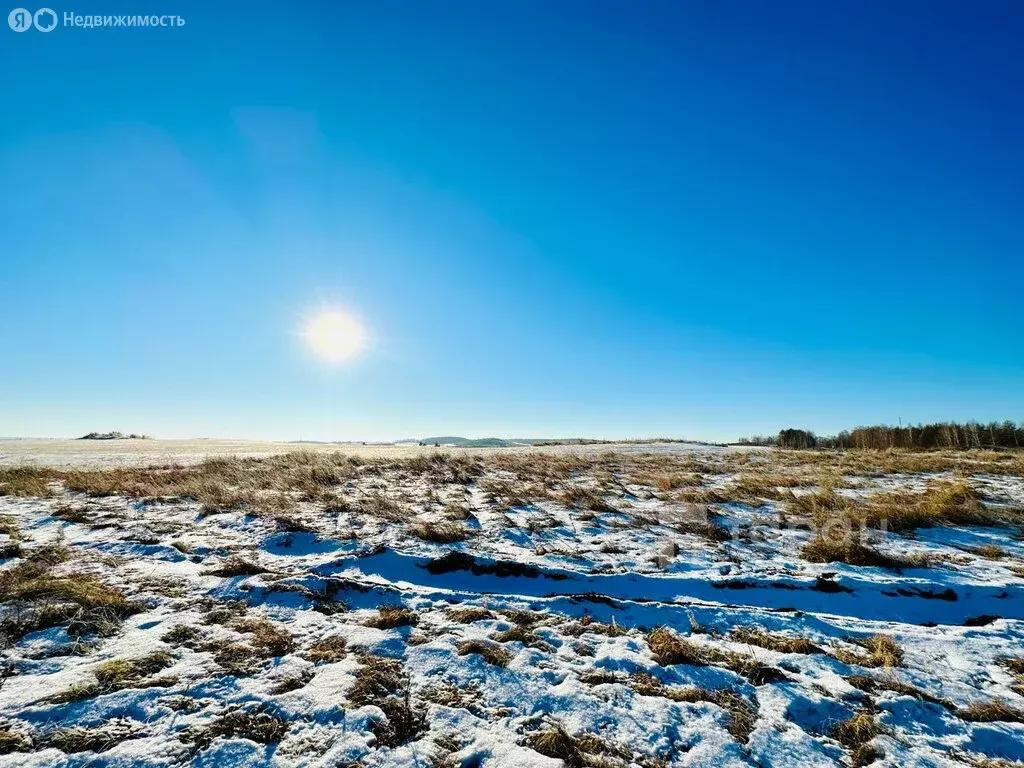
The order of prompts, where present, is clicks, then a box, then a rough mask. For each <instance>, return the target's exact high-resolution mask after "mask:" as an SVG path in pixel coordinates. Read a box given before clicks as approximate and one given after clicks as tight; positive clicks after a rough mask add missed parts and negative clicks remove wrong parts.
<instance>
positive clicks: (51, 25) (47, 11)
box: [32, 8, 57, 32]
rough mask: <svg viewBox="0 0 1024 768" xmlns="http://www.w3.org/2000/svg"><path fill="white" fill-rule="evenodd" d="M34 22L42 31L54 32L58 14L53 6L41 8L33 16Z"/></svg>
mask: <svg viewBox="0 0 1024 768" xmlns="http://www.w3.org/2000/svg"><path fill="white" fill-rule="evenodd" d="M32 23H33V24H34V25H35V27H36V29H38V30H39V31H40V32H52V31H53V30H55V29H56V28H57V14H56V13H54V12H53V9H52V8H40V9H39V10H38V11H36V13H35V16H33V17H32Z"/></svg>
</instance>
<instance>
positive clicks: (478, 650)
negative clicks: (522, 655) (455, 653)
mask: <svg viewBox="0 0 1024 768" xmlns="http://www.w3.org/2000/svg"><path fill="white" fill-rule="evenodd" d="M458 650H459V656H469V655H473V654H477V655H479V656H482V657H483V659H484V661H486V662H487V663H488V664H493V665H494V666H496V667H507V666H508V663H509V662H510V661H512V654H511V653H509V652H508V651H506V650H505V649H504V648H502V647H501V645H499V644H498V643H495V642H491V641H488V640H466V641H464V642H461V643H459V648H458Z"/></svg>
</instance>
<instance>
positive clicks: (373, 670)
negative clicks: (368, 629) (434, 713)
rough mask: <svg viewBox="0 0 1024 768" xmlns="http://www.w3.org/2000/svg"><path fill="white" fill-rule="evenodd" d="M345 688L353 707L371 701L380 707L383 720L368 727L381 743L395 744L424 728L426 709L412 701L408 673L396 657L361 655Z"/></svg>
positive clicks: (424, 729) (406, 740)
mask: <svg viewBox="0 0 1024 768" xmlns="http://www.w3.org/2000/svg"><path fill="white" fill-rule="evenodd" d="M360 662H361V666H360V668H359V670H358V671H357V672H356V679H355V683H353V685H352V688H351V689H350V690H349V693H348V699H349V702H351V704H352V705H353V706H355V707H362V706H366V705H372V706H375V707H378V708H379V709H380V710H381V711H383V713H384V716H385V721H384V722H379V721H375V722H373V723H372V724H371V725H370V729H371V730H372V731H373V734H374V735H375V736H376V737H377V741H378V742H379V743H380V744H381V745H382V746H387V747H397V746H400V745H402V744H405V743H407V742H409V741H412V740H413V739H415V738H417V737H418V736H420V735H421V734H422V733H423V732H425V731H426V730H427V728H428V725H427V719H426V713H425V712H424V710H423V708H422V707H421V706H419V705H417V704H416V703H415V702H414V701H413V697H412V692H411V690H410V686H409V675H408V673H406V672H405V670H404V668H403V667H402V663H401V662H400V661H398V660H396V659H387V658H384V657H381V656H371V655H365V656H363V657H361V658H360Z"/></svg>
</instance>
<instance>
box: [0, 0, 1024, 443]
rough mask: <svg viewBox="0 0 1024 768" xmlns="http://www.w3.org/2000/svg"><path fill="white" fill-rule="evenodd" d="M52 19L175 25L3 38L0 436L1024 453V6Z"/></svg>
mask: <svg viewBox="0 0 1024 768" xmlns="http://www.w3.org/2000/svg"><path fill="white" fill-rule="evenodd" d="M54 10H55V11H57V14H58V16H62V15H63V12H64V11H65V10H66V9H64V8H55V9H54ZM76 12H78V13H85V12H89V13H96V14H118V13H132V14H139V13H157V14H160V13H174V14H178V15H180V16H182V17H183V18H184V19H185V25H184V26H182V27H175V28H159V29H138V28H134V29H125V28H109V29H81V28H79V29H74V28H60V27H58V28H57V29H55V30H53V31H52V32H49V33H41V32H38V31H37V30H29V31H27V32H24V33H15V32H13V31H11V30H10V29H2V30H0V37H2V41H3V45H2V46H0V64H2V65H3V68H4V69H3V71H5V72H7V73H8V74H9V77H8V78H7V82H6V83H5V91H6V92H5V96H4V102H5V103H4V108H3V113H2V115H3V119H2V120H0V195H2V200H3V205H2V206H0V276H2V277H0V280H2V282H0V329H2V332H0V435H7V436H13V435H18V436H77V435H79V434H83V433H85V432H88V431H92V430H100V431H105V430H115V429H116V430H121V431H125V432H143V433H150V434H153V435H156V436H159V437H197V436H210V437H239V438H257V439H259V438H267V439H300V438H304V439H320V440H361V439H366V440H376V439H392V438H406V437H420V436H424V435H430V434H450V435H464V436H468V437H483V436H491V435H503V436H524V437H546V436H551V437H566V436H580V435H586V436H603V437H643V436H655V435H659V436H672V437H689V438H696V439H710V440H730V439H734V438H736V437H739V436H741V435H749V434H754V433H774V432H776V431H778V429H779V428H781V427H784V426H803V427H808V428H811V429H814V430H815V431H817V432H819V433H831V432H835V431H838V430H840V429H843V428H848V427H853V426H856V425H858V424H866V423H880V422H887V423H895V422H896V421H897V419H902V420H903V422H904V423H906V422H908V421H912V422H915V423H916V422H919V421H932V420H947V419H954V420H967V419H981V420H990V419H999V420H1002V419H1006V418H1009V419H1014V420H1017V421H1024V332H1022V330H1021V327H1022V322H1021V304H1022V302H1021V296H1022V289H1024V229H1022V227H1021V223H1022V222H1024V102H1022V100H1021V98H1020V95H1021V93H1024V57H1022V56H1021V55H1020V45H1021V40H1022V39H1024V5H1021V4H1020V3H1017V2H1010V1H1009V0H1006V1H1004V2H997V1H994V2H986V3H984V4H981V5H978V4H971V3H967V2H959V3H952V2H923V1H920V2H900V3H891V2H882V1H881V0H868V1H867V2H858V3H828V4H823V3H818V2H812V0H804V1H802V2H794V1H789V0H783V1H782V2H773V3H762V2H753V1H752V0H744V1H741V2H736V3H731V4H722V3H719V2H710V0H708V1H704V2H690V1H684V2H667V1H666V2H646V3H643V4H636V3H626V2H621V1H620V2H606V1H604V0H587V1H586V2H584V1H583V0H556V1H555V2H543V3H542V2H534V1H532V0H531V1H528V2H504V1H499V2H494V3H480V2H461V1H460V2H455V1H454V0H452V1H445V0H434V1H432V2H429V3H423V2H409V1H408V0H406V1H405V2H398V1H396V0H359V1H358V2H350V1H349V0H339V1H338V2H333V3H327V2H323V3H319V4H318V3H313V4H305V5H303V6H301V7H296V8H287V9H286V8H285V7H284V6H282V5H281V4H280V3H274V4H270V3H264V2H254V3H251V4H248V5H247V6H246V8H245V10H244V12H243V11H233V10H231V8H230V7H229V6H228V4H213V3H196V2H179V1H178V0H176V1H175V2H174V3H173V7H169V6H167V5H166V4H161V5H159V6H158V4H155V3H153V2H151V1H150V0H137V1H136V2H131V3H128V2H106V1H105V0H101V1H100V2H98V3H97V4H96V5H95V6H93V7H89V8H85V7H83V8H81V9H80V10H76ZM324 309H329V310H332V311H343V312H345V313H347V314H348V315H349V316H352V317H355V318H357V319H358V321H359V322H360V323H361V325H362V328H363V330H364V331H365V345H364V346H363V347H362V348H361V349H360V350H359V351H358V352H356V353H354V354H352V355H338V356H336V357H337V358H338V359H334V360H328V359H324V358H323V357H317V356H316V355H314V354H312V353H311V351H310V348H309V345H308V344H307V343H305V341H306V340H305V339H304V337H303V335H302V333H303V329H304V327H305V325H306V324H307V323H308V321H309V320H310V318H312V317H314V316H316V314H317V312H319V311H321V310H324ZM348 351H351V350H348Z"/></svg>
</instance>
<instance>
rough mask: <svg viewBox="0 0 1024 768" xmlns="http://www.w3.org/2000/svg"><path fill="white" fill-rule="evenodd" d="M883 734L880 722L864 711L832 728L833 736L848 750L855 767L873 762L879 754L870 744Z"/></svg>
mask: <svg viewBox="0 0 1024 768" xmlns="http://www.w3.org/2000/svg"><path fill="white" fill-rule="evenodd" d="M881 733H882V727H881V726H880V725H879V723H878V720H876V719H875V716H874V715H872V714H871V713H870V712H867V711H862V712H858V713H857V714H855V715H853V717H850V718H849V719H847V720H843V721H841V722H839V723H836V725H835V726H834V727H833V728H832V731H831V734H830V735H831V736H832V738H834V739H835V740H836V741H838V742H839V743H840V744H842V745H843V746H844V747H846V748H847V749H848V750H850V753H851V758H852V759H853V764H854V765H855V766H862V765H867V764H868V763H871V762H873V761H874V760H875V759H876V758H877V757H878V756H879V753H878V752H877V751H876V750H874V749H873V748H872V747H870V746H868V742H870V741H872V740H873V739H874V738H875V737H876V736H878V735H879V734H881Z"/></svg>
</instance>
